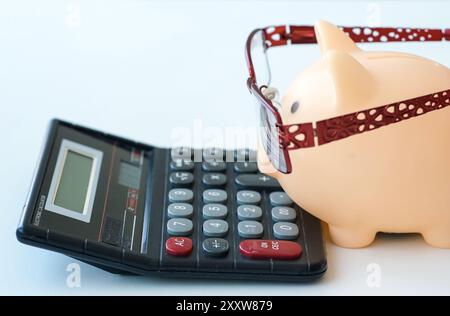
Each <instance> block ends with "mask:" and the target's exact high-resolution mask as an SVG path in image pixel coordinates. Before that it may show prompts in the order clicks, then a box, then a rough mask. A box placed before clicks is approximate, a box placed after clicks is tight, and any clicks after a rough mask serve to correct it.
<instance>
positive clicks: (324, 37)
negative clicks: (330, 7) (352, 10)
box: [314, 21, 359, 55]
mask: <svg viewBox="0 0 450 316" xmlns="http://www.w3.org/2000/svg"><path fill="white" fill-rule="evenodd" d="M314 30H315V32H316V38H317V42H318V43H319V46H320V51H321V52H322V55H324V54H325V53H326V52H327V51H329V50H338V51H343V52H353V51H358V50H359V48H358V47H357V46H356V45H355V43H354V42H353V41H352V39H351V38H350V37H349V36H348V35H347V34H345V33H344V32H343V31H342V30H340V29H339V28H338V27H336V26H335V25H333V24H331V23H328V22H326V21H318V22H317V23H316V24H315V26H314Z"/></svg>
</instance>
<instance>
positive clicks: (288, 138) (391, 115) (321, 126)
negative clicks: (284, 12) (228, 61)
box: [247, 25, 450, 150]
mask: <svg viewBox="0 0 450 316" xmlns="http://www.w3.org/2000/svg"><path fill="white" fill-rule="evenodd" d="M340 28H341V29H342V30H343V31H344V32H345V33H347V34H348V35H349V37H350V38H351V39H352V40H353V41H354V42H357V43H364V42H366V43H375V42H418V41H419V42H420V41H427V42H429V41H450V29H429V28H394V27H340ZM257 31H263V33H264V39H265V48H266V49H268V48H270V47H274V46H282V45H288V44H311V43H317V39H316V35H315V31H314V27H313V26H288V25H280V26H271V27H267V28H264V29H258V30H255V31H254V32H252V33H251V35H250V37H249V39H248V41H247V63H248V66H249V72H250V78H249V80H248V85H249V88H250V90H253V92H257V93H258V92H259V91H255V90H259V88H260V87H257V85H256V80H255V72H254V69H253V64H252V60H251V52H250V51H249V49H250V44H249V43H250V42H251V40H252V36H254V35H255V34H256V33H257ZM258 94H259V95H260V97H262V98H264V103H265V104H266V105H267V106H268V107H269V108H271V109H272V111H274V112H275V113H277V115H276V116H277V118H278V121H279V122H278V123H277V128H278V132H279V137H280V149H283V150H295V149H300V148H308V147H314V146H316V143H317V145H323V144H327V143H330V142H333V141H336V140H340V139H343V138H347V137H349V136H352V135H356V134H361V133H364V132H366V131H370V130H374V129H377V128H379V127H382V126H386V125H390V124H393V123H396V122H400V121H404V120H406V119H409V118H412V117H416V116H419V115H422V114H425V113H428V112H431V111H434V110H438V109H442V108H446V107H449V106H450V99H449V98H450V89H447V90H443V91H439V92H435V93H432V94H429V95H424V96H420V97H417V98H413V99H409V100H403V101H399V102H395V103H391V104H388V105H382V106H379V107H376V108H372V109H367V110H362V111H358V112H354V113H350V114H345V115H342V116H338V117H334V118H330V119H325V120H322V121H318V122H315V123H312V122H311V123H302V124H290V125H283V124H282V122H281V117H280V116H279V114H278V111H277V110H276V109H275V107H273V105H272V103H271V101H270V100H268V99H267V98H265V97H264V95H262V93H258ZM316 137H317V142H316V141H315V138H316Z"/></svg>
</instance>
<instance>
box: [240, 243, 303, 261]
mask: <svg viewBox="0 0 450 316" xmlns="http://www.w3.org/2000/svg"><path fill="white" fill-rule="evenodd" d="M239 250H240V252H241V254H242V255H244V256H246V257H249V258H252V259H278V260H294V259H296V258H298V257H300V255H301V254H302V247H301V246H300V245H299V244H298V243H296V242H293V241H286V240H260V239H249V240H244V241H243V242H241V243H240V244H239Z"/></svg>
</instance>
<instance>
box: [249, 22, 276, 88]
mask: <svg viewBox="0 0 450 316" xmlns="http://www.w3.org/2000/svg"><path fill="white" fill-rule="evenodd" d="M250 54H251V58H252V63H253V69H254V70H255V76H256V84H257V85H258V86H269V85H270V79H271V78H270V68H269V61H268V59H267V54H266V48H265V45H264V32H263V31H262V30H261V31H258V32H256V33H255V35H254V36H253V38H252V40H251V43H250Z"/></svg>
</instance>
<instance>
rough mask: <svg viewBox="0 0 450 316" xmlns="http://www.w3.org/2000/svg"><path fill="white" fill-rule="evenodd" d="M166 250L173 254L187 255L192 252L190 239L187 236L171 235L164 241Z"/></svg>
mask: <svg viewBox="0 0 450 316" xmlns="http://www.w3.org/2000/svg"><path fill="white" fill-rule="evenodd" d="M166 251H167V253H169V254H171V255H173V256H180V257H182V256H189V254H190V253H191V252H192V240H191V239H190V238H187V237H172V238H169V239H167V241H166Z"/></svg>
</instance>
